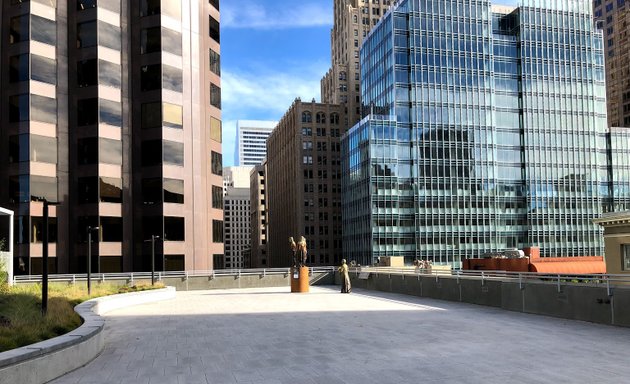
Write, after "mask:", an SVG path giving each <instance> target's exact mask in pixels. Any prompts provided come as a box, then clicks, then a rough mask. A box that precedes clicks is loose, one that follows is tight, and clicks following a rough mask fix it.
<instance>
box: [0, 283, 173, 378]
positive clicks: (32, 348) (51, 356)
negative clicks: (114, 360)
mask: <svg viewBox="0 0 630 384" xmlns="http://www.w3.org/2000/svg"><path fill="white" fill-rule="evenodd" d="M173 298H175V288H174V287H167V288H163V289H157V290H150V291H142V292H131V293H123V294H119V295H112V296H106V297H100V298H97V299H92V300H88V301H86V302H83V303H81V304H79V305H77V306H76V307H75V308H74V311H75V312H76V313H78V314H79V316H81V318H83V324H82V325H81V326H80V327H79V328H77V329H75V330H73V331H71V332H69V333H67V334H65V335H62V336H59V337H55V338H53V339H50V340H45V341H42V342H39V343H36V344H31V345H27V346H25V347H21V348H16V349H12V350H10V351H6V352H2V353H0V383H2V384H4V383H7V384H8V383H20V384H42V383H46V382H48V381H51V380H54V379H56V378H57V377H59V376H62V375H65V374H66V373H68V372H71V371H73V370H75V369H77V368H80V367H82V366H84V365H86V364H87V363H89V362H90V361H92V360H93V359H94V358H95V357H96V356H98V354H100V353H101V351H102V350H103V347H104V340H103V333H102V331H103V327H104V326H105V319H103V318H102V317H101V316H100V315H103V314H105V313H107V312H109V311H113V310H116V309H120V308H126V307H132V306H135V305H140V304H145V303H152V302H156V301H161V300H168V299H173Z"/></svg>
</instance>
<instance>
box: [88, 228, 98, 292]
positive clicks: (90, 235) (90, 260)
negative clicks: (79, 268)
mask: <svg viewBox="0 0 630 384" xmlns="http://www.w3.org/2000/svg"><path fill="white" fill-rule="evenodd" d="M98 229H99V227H92V226H88V227H87V234H88V259H87V288H88V296H91V295H92V231H98Z"/></svg>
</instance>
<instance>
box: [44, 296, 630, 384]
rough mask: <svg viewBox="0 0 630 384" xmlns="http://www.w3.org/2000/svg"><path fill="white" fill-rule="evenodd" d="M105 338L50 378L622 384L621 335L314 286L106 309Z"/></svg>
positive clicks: (88, 382)
mask: <svg viewBox="0 0 630 384" xmlns="http://www.w3.org/2000/svg"><path fill="white" fill-rule="evenodd" d="M354 292H356V293H354ZM104 332H105V334H104V336H105V340H106V346H105V350H104V351H103V353H102V354H101V355H100V356H99V357H97V358H96V359H95V360H94V361H93V362H92V363H90V364H88V365H86V366H85V367H83V368H80V369H79V370H77V371H75V372H72V373H70V374H68V375H66V376H64V377H61V378H59V379H57V380H55V381H53V382H52V383H53V384H76V383H83V384H101V383H128V384H135V383H139V384H155V383H169V384H187V383H201V384H204V383H218V384H221V383H230V384H243V383H256V384H261V383H262V384H285V383H291V384H294V383H296V382H300V383H307V384H316V383H326V384H334V383H337V384H355V383H356V384H372V383H389V382H396V383H418V382H423V383H444V382H460V383H478V382H483V383H486V384H492V383H507V382H509V383H564V382H567V383H573V382H585V383H590V382H597V383H620V382H623V381H624V380H626V379H627V378H628V377H630V367H629V366H628V365H627V359H626V358H625V356H627V345H628V344H627V343H628V340H630V329H628V328H618V327H610V326H603V325H597V324H590V323H584V322H577V321H568V320H563V319H555V318H549V317H544V316H535V315H528V314H521V313H516V312H509V311H502V310H498V309H496V308H489V307H483V306H475V305H468V304H461V303H453V302H442V301H436V300H430V299H422V298H417V297H410V296H402V295H394V294H387V293H382V292H371V291H363V290H354V291H353V294H351V295H341V294H339V293H338V291H337V288H336V287H333V288H326V287H311V293H309V294H307V295H295V294H291V293H289V289H288V288H287V287H283V288H262V289H243V290H220V291H193V292H178V293H177V298H176V299H175V300H169V301H164V302H158V303H152V304H146V305H140V306H136V307H132V308H126V309H121V310H116V311H112V312H110V313H108V314H107V316H106V326H105V330H104ZM585 346H588V348H586V347H585ZM108 380H109V381H108Z"/></svg>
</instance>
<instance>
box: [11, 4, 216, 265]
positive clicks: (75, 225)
mask: <svg viewBox="0 0 630 384" xmlns="http://www.w3.org/2000/svg"><path fill="white" fill-rule="evenodd" d="M0 20H1V23H2V36H3V38H2V46H1V48H2V49H1V60H0V66H1V67H2V69H3V71H2V75H1V78H0V82H1V83H2V85H3V87H2V89H3V90H2V92H1V94H0V97H1V100H2V105H3V106H4V108H2V109H0V120H1V124H0V126H1V127H2V128H0V136H1V140H0V143H2V144H1V145H2V148H0V153H6V154H8V156H3V157H2V158H0V181H2V182H4V183H6V184H7V185H8V186H9V187H8V188H5V189H2V191H1V192H0V203H2V204H3V205H7V206H9V207H11V209H13V210H15V212H16V220H15V221H16V237H15V242H16V247H15V250H16V252H15V257H16V263H15V265H18V266H19V265H23V266H24V268H23V270H20V271H17V272H18V273H32V274H36V273H40V272H41V269H42V266H41V256H42V243H41V242H42V238H41V233H42V226H43V219H42V216H43V213H42V206H43V203H42V201H43V199H46V200H48V201H50V202H58V203H59V205H58V206H56V207H53V208H52V209H51V212H50V216H51V219H50V221H49V223H50V231H51V243H52V244H51V245H50V251H49V254H50V256H51V259H50V271H52V272H60V273H62V272H83V271H85V269H86V264H87V263H86V260H87V256H86V255H87V228H88V227H98V231H97V232H95V233H94V235H93V238H96V239H98V244H97V245H96V244H94V245H92V255H93V257H94V260H93V262H92V265H93V266H94V269H95V271H97V270H100V271H102V272H118V271H146V270H148V269H150V265H151V263H150V255H151V252H150V245H149V243H147V242H145V240H147V239H149V238H151V235H158V236H160V238H161V239H162V240H163V241H162V242H161V243H160V246H159V248H160V253H163V254H164V260H165V265H162V263H161V260H162V257H161V255H160V257H159V260H157V266H158V268H162V269H167V270H183V269H187V270H194V269H211V268H212V260H213V255H222V254H223V240H222V231H223V222H222V220H223V211H222V208H223V207H222V199H221V200H220V201H218V202H217V201H213V200H212V197H213V194H212V193H211V191H213V189H214V187H217V188H218V190H219V192H221V183H222V176H221V168H222V164H221V163H222V162H221V105H220V86H221V79H220V64H219V57H220V30H219V20H220V17H219V2H218V0H212V1H209V2H207V1H205V2H204V1H196V0H174V1H170V0H169V1H160V0H143V1H140V2H135V1H128V0H119V1H102V2H98V3H97V2H96V1H94V0H77V1H73V2H65V1H43V0H33V1H5V2H3V3H2V13H1V19H0ZM188 95H196V96H195V97H193V98H191V97H190V96H188ZM193 180H194V182H193ZM218 196H219V197H221V196H222V194H221V193H219V195H218ZM218 203H221V204H218Z"/></svg>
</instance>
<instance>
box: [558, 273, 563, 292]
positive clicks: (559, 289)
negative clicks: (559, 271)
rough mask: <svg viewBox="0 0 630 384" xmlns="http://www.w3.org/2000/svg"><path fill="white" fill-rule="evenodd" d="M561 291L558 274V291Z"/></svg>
mask: <svg viewBox="0 0 630 384" xmlns="http://www.w3.org/2000/svg"><path fill="white" fill-rule="evenodd" d="M560 292H562V288H561V287H560V275H558V293H560Z"/></svg>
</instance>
